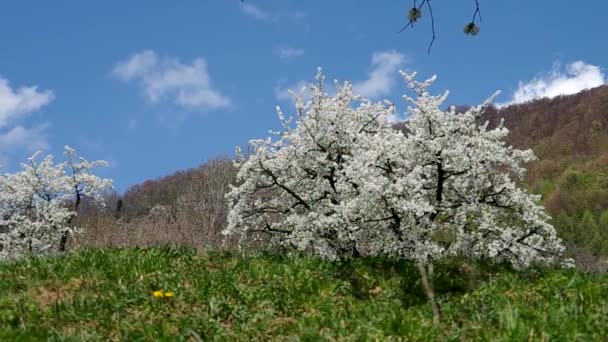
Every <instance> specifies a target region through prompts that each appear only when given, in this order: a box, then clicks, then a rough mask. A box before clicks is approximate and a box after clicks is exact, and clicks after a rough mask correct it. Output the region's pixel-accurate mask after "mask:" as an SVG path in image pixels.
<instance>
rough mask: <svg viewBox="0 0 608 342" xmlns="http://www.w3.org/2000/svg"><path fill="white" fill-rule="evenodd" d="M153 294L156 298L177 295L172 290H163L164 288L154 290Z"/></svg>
mask: <svg viewBox="0 0 608 342" xmlns="http://www.w3.org/2000/svg"><path fill="white" fill-rule="evenodd" d="M152 296H154V298H171V297H174V296H175V293H173V292H171V291H167V292H165V291H163V290H157V291H154V292H152Z"/></svg>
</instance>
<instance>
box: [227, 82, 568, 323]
mask: <svg viewBox="0 0 608 342" xmlns="http://www.w3.org/2000/svg"><path fill="white" fill-rule="evenodd" d="M402 76H403V77H404V79H405V80H406V82H407V83H408V85H409V87H410V88H411V89H412V90H413V91H414V93H415V94H416V97H415V98H411V97H409V96H405V99H406V100H407V101H408V102H410V103H411V104H412V105H413V107H411V108H408V110H409V113H410V117H409V120H408V121H407V123H406V127H405V130H404V132H401V131H397V130H396V129H394V128H392V125H391V122H390V120H389V119H390V116H391V115H393V114H394V107H393V106H392V105H390V104H389V103H388V102H384V103H371V102H370V101H368V100H365V99H361V98H360V97H359V96H357V95H355V94H354V93H353V91H352V87H351V86H350V85H349V84H348V83H345V84H344V85H343V86H336V87H337V94H336V95H335V96H329V95H327V94H326V93H324V92H323V90H322V88H321V86H320V85H321V84H322V81H323V79H322V76H320V75H319V76H317V78H318V80H319V85H317V86H312V87H311V93H312V98H311V100H309V101H308V102H306V103H305V102H304V101H303V97H302V95H301V94H300V95H298V96H296V112H297V113H298V117H297V121H296V122H295V126H294V125H292V122H291V121H289V120H285V119H284V117H283V115H282V113H281V111H280V110H279V118H280V119H281V122H282V123H283V128H284V130H283V131H281V132H277V134H278V136H279V139H278V140H277V141H272V140H271V139H267V140H254V141H252V142H251V145H252V152H251V154H250V155H249V156H248V157H247V158H244V157H240V158H239V160H238V161H237V166H238V168H239V172H238V181H239V185H238V186H236V187H233V188H232V190H231V191H230V193H229V194H228V195H227V198H228V200H229V202H230V206H231V210H230V213H229V220H228V227H227V229H226V230H225V232H224V233H225V234H239V235H241V236H242V237H247V236H251V235H252V234H254V235H255V234H265V235H268V236H270V237H271V241H272V242H274V243H280V244H283V245H287V246H292V247H293V248H296V249H300V250H312V251H315V252H317V253H319V254H321V255H324V256H329V257H333V258H336V257H338V258H340V257H345V256H356V255H362V254H365V255H378V254H388V255H394V256H398V257H402V258H405V259H410V260H415V261H417V263H418V266H419V267H418V268H419V271H420V275H421V277H422V282H423V285H424V287H425V290H426V292H427V295H428V296H429V299H430V300H431V302H432V303H433V304H435V301H434V295H433V291H432V286H430V283H429V281H428V279H427V273H428V272H427V269H428V267H429V266H430V263H431V262H432V261H433V260H436V259H440V258H443V257H445V256H451V255H463V256H468V257H471V258H491V259H497V260H501V261H506V262H509V263H511V264H513V265H514V266H515V267H526V266H529V265H530V264H533V263H538V264H552V263H558V262H563V261H564V260H563V259H562V252H563V250H564V247H563V245H562V244H561V240H560V239H559V238H557V236H556V233H555V230H554V229H553V227H552V226H551V225H550V224H549V223H548V222H547V221H548V219H549V216H548V215H547V214H546V213H545V212H544V209H543V208H542V207H541V206H539V205H538V204H537V201H538V200H539V199H540V198H539V196H536V195H531V194H528V193H527V192H526V191H525V190H523V189H521V188H519V187H518V186H517V184H516V182H515V181H516V180H518V179H521V177H522V176H523V175H524V173H525V168H524V166H523V165H524V163H526V162H529V161H531V160H534V158H535V157H534V154H533V153H532V151H531V150H526V151H520V150H517V149H514V148H513V147H511V146H508V145H507V144H506V143H505V142H504V138H505V137H506V135H507V133H508V130H507V129H506V128H504V126H503V124H502V123H501V124H500V125H499V126H498V127H496V128H493V129H488V123H485V124H484V125H481V126H480V125H478V123H477V122H478V120H479V116H480V115H481V113H482V112H483V110H484V108H485V107H486V106H487V105H488V104H489V103H490V101H491V99H490V100H488V101H486V102H485V103H484V104H483V105H480V106H477V107H473V108H471V109H469V110H468V111H466V112H465V113H456V112H455V109H454V108H451V109H450V110H448V111H443V110H441V109H440V106H441V105H442V103H443V101H444V100H445V98H446V97H447V93H445V94H444V95H441V96H431V95H430V94H429V93H428V91H427V88H428V87H429V86H430V85H431V83H432V82H433V80H434V78H433V79H430V80H427V81H425V82H417V81H415V80H414V76H415V74H412V75H408V74H405V73H402ZM245 241H247V239H244V240H243V242H245ZM433 308H434V310H435V316H436V318H438V317H439V310H438V307H437V306H436V305H433Z"/></svg>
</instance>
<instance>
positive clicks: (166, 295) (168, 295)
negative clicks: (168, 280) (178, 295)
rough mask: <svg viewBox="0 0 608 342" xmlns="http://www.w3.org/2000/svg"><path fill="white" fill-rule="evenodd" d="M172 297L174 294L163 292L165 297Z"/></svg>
mask: <svg viewBox="0 0 608 342" xmlns="http://www.w3.org/2000/svg"><path fill="white" fill-rule="evenodd" d="M173 296H175V293H173V292H171V291H168V292H165V297H173Z"/></svg>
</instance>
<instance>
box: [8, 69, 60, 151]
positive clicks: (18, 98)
mask: <svg viewBox="0 0 608 342" xmlns="http://www.w3.org/2000/svg"><path fill="white" fill-rule="evenodd" d="M54 98H55V96H54V94H53V92H52V91H51V90H43V91H39V90H38V87H36V86H29V87H21V88H18V89H17V88H15V89H13V88H11V86H10V84H9V81H8V80H7V79H5V78H1V77H0V159H2V160H3V161H4V163H6V162H7V161H8V160H9V158H8V155H10V154H13V153H14V152H16V151H18V150H20V149H25V150H26V151H28V152H32V151H35V150H38V149H46V148H48V143H47V138H46V136H45V134H44V131H45V129H46V125H41V126H35V127H31V128H28V127H26V126H24V125H23V124H22V121H23V119H24V118H25V117H27V116H28V115H30V114H32V113H33V112H35V111H37V110H39V109H41V108H42V107H44V106H46V105H48V104H49V103H50V102H51V101H53V99H54Z"/></svg>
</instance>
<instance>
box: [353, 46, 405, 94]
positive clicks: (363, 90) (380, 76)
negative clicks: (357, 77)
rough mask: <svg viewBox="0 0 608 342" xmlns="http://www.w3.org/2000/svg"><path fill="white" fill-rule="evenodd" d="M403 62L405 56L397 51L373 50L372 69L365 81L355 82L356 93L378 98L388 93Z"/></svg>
mask: <svg viewBox="0 0 608 342" xmlns="http://www.w3.org/2000/svg"><path fill="white" fill-rule="evenodd" d="M403 63H405V56H404V55H403V54H401V53H399V52H397V51H394V50H392V51H381V52H375V53H374V54H373V56H372V65H371V66H372V70H371V71H370V72H369V77H368V79H367V80H365V81H360V82H356V83H354V84H353V88H354V90H355V92H356V93H358V94H360V95H362V96H363V97H368V98H378V97H380V96H384V95H388V94H390V92H391V90H392V88H393V86H394V85H395V80H396V79H397V76H398V75H397V71H398V70H399V68H400V67H401V66H402V65H403Z"/></svg>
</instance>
